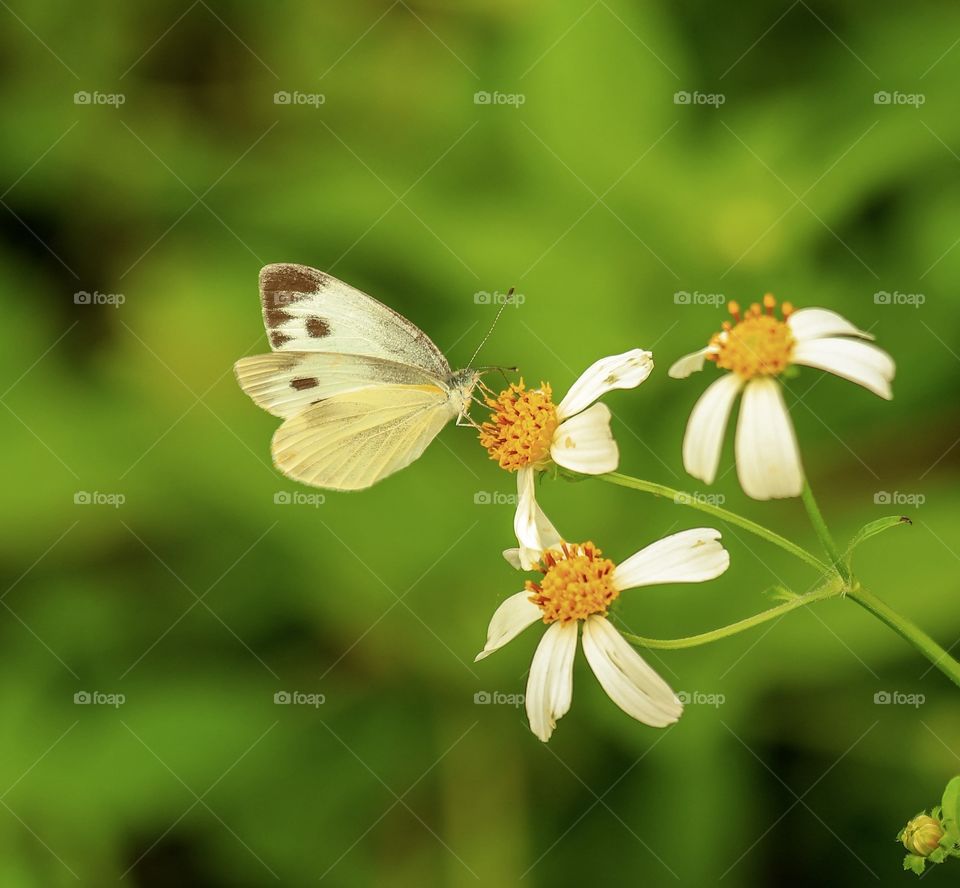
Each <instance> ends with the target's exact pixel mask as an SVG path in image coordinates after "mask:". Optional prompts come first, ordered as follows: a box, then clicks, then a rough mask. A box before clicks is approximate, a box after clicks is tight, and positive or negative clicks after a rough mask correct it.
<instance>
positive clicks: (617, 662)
mask: <svg viewBox="0 0 960 888" xmlns="http://www.w3.org/2000/svg"><path fill="white" fill-rule="evenodd" d="M583 652H584V654H585V655H586V657H587V662H588V663H589V664H590V668H591V669H593V673H594V675H596V676H597V681H599V682H600V685H601V686H602V687H603V689H604V690H605V691H606V692H607V694H608V695H609V697H610V699H611V700H613V702H614V703H616V704H617V706H619V707H620V708H621V709H622V710H623V711H624V712H625V713H626V714H627V715H629V716H631V717H633V718H635V719H637V721H641V722H643V723H644V724H647V725H650V726H651V727H654V728H663V727H666V726H667V725H672V724H673V723H674V722H675V721H676V720H677V719H678V718H680V716H681V715H682V713H683V706H682V705H681V703H680V701H679V700H678V699H677V697H676V695H675V694H674V693H673V691H672V690H670V686H669V685H668V684H667V683H666V682H665V681H664V680H663V679H662V678H661V677H660V676H659V675H657V673H656V672H654V671H653V669H651V668H650V666H648V665H647V663H646V661H645V660H644V659H643V657H641V656H640V654H638V653H637V652H636V650H634V648H633V647H631V646H630V645H629V644H628V643H627V641H626V639H624V638H623V636H622V635H620V633H619V632H617V630H616V629H615V628H614V627H613V625H612V624H611V623H610V622H609V620H606V619H605V618H604V617H600V616H596V615H594V616H592V617H588V618H587V620H586V621H585V622H584V624H583Z"/></svg>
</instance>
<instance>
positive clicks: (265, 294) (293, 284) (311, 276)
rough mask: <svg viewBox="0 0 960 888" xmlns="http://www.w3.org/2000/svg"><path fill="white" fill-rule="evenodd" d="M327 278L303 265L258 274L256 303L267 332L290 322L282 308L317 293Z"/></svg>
mask: <svg viewBox="0 0 960 888" xmlns="http://www.w3.org/2000/svg"><path fill="white" fill-rule="evenodd" d="M327 277H328V276H327V275H325V274H324V273H323V272H322V271H317V270H316V269H315V268H309V267H308V266H306V265H291V264H288V263H283V264H276V265H266V266H264V268H263V269H261V271H260V299H261V301H262V302H263V316H264V318H265V320H266V322H267V327H268V328H273V327H279V326H280V325H281V324H283V323H285V322H286V321H289V320H290V315H289V314H287V312H286V308H287V306H289V305H292V304H293V303H295V302H299V301H300V300H301V299H306V298H307V297H309V296H312V295H313V294H314V293H316V292H318V291H319V290H320V289H321V288H322V287H323V285H324V283H325V282H326V280H327Z"/></svg>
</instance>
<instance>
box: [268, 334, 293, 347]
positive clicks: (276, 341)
mask: <svg viewBox="0 0 960 888" xmlns="http://www.w3.org/2000/svg"><path fill="white" fill-rule="evenodd" d="M291 338H292V337H290V336H287V334H286V333H281V332H280V331H279V330H272V331H271V332H270V343H271V345H273V347H274V348H283V345H284V343H286V342H289V341H290V340H291Z"/></svg>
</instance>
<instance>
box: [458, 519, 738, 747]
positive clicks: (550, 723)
mask: <svg viewBox="0 0 960 888" xmlns="http://www.w3.org/2000/svg"><path fill="white" fill-rule="evenodd" d="M719 539H720V532H719V531H717V530H713V529H711V528H699V529H697V530H686V531H683V532H682V533H676V534H673V536H668V537H666V538H665V539H662V540H659V541H658V542H656V543H653V544H652V545H650V546H647V547H646V548H645V549H642V550H641V551H639V552H637V553H636V554H635V555H633V556H632V557H630V558H628V559H627V560H626V561H624V562H622V563H621V564H619V565H615V564H614V563H613V562H612V561H611V560H610V559H609V558H604V557H603V553H602V552H601V551H600V550H599V549H598V548H597V547H596V546H595V545H594V544H593V543H583V544H580V545H571V544H569V543H565V542H563V541H561V539H560V537H559V536H557V535H556V533H555V532H553V533H548V534H546V535H545V536H544V537H543V540H542V542H541V546H542V549H541V551H540V552H539V554H538V561H537V565H536V570H538V571H539V572H540V573H541V574H542V575H543V576H542V578H541V579H539V580H538V581H537V582H532V581H528V582H527V583H526V586H525V588H524V590H523V591H522V592H518V593H517V594H516V595H511V596H510V597H509V598H508V599H506V601H504V602H503V604H501V605H500V607H498V608H497V610H496V612H495V613H494V615H493V619H491V621H490V627H489V629H488V630H487V643H486V645H484V648H483V650H482V651H481V652H480V653H479V654H478V655H477V660H482V659H483V658H484V657H488V656H489V655H490V654H492V653H493V652H494V651H496V650H499V649H500V648H501V647H503V646H504V645H505V644H506V643H507V642H509V641H511V640H512V639H514V638H516V637H517V636H518V635H519V634H520V633H521V632H523V630H524V629H526V628H527V627H528V626H531V625H533V624H534V623H536V622H537V621H541V622H543V623H544V624H546V626H547V630H546V632H544V634H543V638H542V639H541V640H540V644H539V645H538V647H537V651H536V653H535V654H534V656H533V663H532V664H531V666H530V675H529V678H528V680H527V693H526V709H527V718H528V719H529V721H530V729H531V730H532V731H533V733H534V734H536V735H537V737H539V738H540V739H541V740H543V741H544V742H546V741H547V740H549V739H550V735H551V734H552V733H553V729H554V728H555V727H556V724H557V720H558V719H559V718H561V717H562V716H563V715H565V714H566V712H567V711H568V710H569V709H570V704H571V702H572V699H573V658H574V655H575V653H576V650H577V636H578V635H579V634H580V627H581V626H582V627H583V653H584V654H585V655H586V658H587V662H588V663H589V664H590V668H591V669H592V670H593V673H594V675H596V677H597V680H598V681H599V682H600V685H601V686H602V687H603V689H604V690H605V691H606V692H607V694H608V695H609V697H610V699H611V700H613V702H614V703H616V704H617V706H619V707H620V708H621V709H622V710H623V711H624V712H626V713H627V715H629V716H632V717H633V718H635V719H637V720H638V721H641V722H643V723H644V724H647V725H651V726H653V727H655V728H662V727H666V726H667V725H670V724H673V723H674V722H675V721H676V720H677V719H678V718H680V715H681V713H682V712H683V706H682V704H681V703H680V701H679V700H678V699H677V697H676V695H675V694H674V693H673V691H672V690H671V689H670V687H669V685H667V683H666V682H665V681H664V680H663V679H662V678H661V677H660V676H659V675H657V673H656V672H654V671H653V669H652V668H651V667H650V666H649V665H647V663H646V661H645V660H644V659H643V658H642V657H641V656H640V654H638V653H637V651H636V650H635V649H634V648H633V647H631V645H630V644H629V643H628V642H627V640H626V639H625V638H624V637H623V636H622V635H621V634H620V633H619V632H618V631H617V630H616V628H614V625H613V623H611V622H610V621H609V620H608V619H607V613H608V611H609V608H610V606H611V605H612V604H613V603H614V602H615V601H616V600H617V598H618V597H619V596H620V593H621V592H624V591H625V590H627V589H634V588H637V587H639V586H652V585H656V584H659V583H700V582H703V581H705V580H712V579H713V578H714V577H718V576H720V574H722V573H723V572H724V571H725V570H726V569H727V567H728V566H729V564H730V555H729V553H728V552H727V550H726V549H724V548H723V546H722V545H721V544H720V543H719V542H718V541H719ZM504 554H505V555H506V556H507V560H508V561H511V563H513V564H514V566H516V567H519V566H520V563H519V550H510V551H508V552H506V553H504Z"/></svg>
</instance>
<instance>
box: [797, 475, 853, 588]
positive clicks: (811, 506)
mask: <svg viewBox="0 0 960 888" xmlns="http://www.w3.org/2000/svg"><path fill="white" fill-rule="evenodd" d="M800 496H801V498H802V499H803V505H804V508H806V510H807V515H808V516H809V517H810V523H811V524H812V525H813V529H814V530H815V531H816V532H817V536H818V537H819V539H820V544H821V545H822V546H823V550H824V551H825V552H826V553H827V555H828V556H829V557H830V561H831V562H833V566H834V567H835V568H836V569H837V572H838V573H839V574H840V576H842V577H843V578H844V579H845V580H849V579H850V571H849V570H847V565H846V563H845V562H844V560H843V558H842V556H841V555H840V550H839V549H838V548H837V544H836V543H835V542H834V541H833V537H832V536H831V535H830V529H829V528H828V527H827V522H826V521H824V520H823V513H821V511H820V507H819V506H818V505H817V501H816V499H815V497H814V495H813V489H812V488H811V487H810V482H809V481H807V479H806V478H804V479H803V492H802V493H801V494H800Z"/></svg>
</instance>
